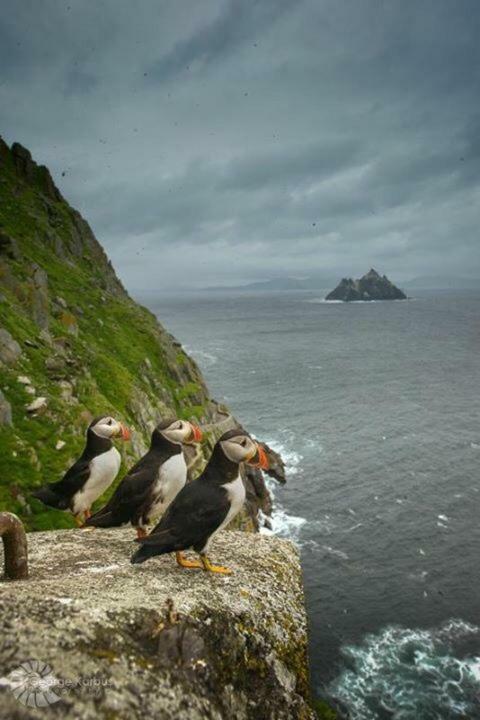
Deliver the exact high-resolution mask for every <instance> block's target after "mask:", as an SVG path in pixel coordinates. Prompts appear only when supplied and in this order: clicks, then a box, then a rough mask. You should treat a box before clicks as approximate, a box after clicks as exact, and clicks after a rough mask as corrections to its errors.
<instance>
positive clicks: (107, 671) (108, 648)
mask: <svg viewBox="0 0 480 720" xmlns="http://www.w3.org/2000/svg"><path fill="white" fill-rule="evenodd" d="M29 546H30V547H29V554H30V578H29V579H28V580H23V581H17V582H5V583H2V582H0V603H1V606H2V613H1V616H0V633H1V637H2V642H1V643H0V718H17V719H18V720H27V718H28V719H30V718H59V717H69V718H78V719H80V718H81V719H82V720H89V719H90V718H92V720H93V719H94V718H105V719H108V720H111V719H112V718H118V720H121V719H123V718H142V719H143V718H162V720H170V719H171V720H182V719H185V720H187V719H188V720H197V719H198V720H203V719H204V718H211V719H212V720H222V719H224V718H234V719H236V720H250V719H252V720H300V719H301V720H308V719H311V718H313V713H312V711H311V709H310V706H309V704H308V659H307V635H306V618H305V609H304V597H303V590H302V581H301V571H300V564H299V560H298V555H297V552H296V550H295V549H294V547H293V546H292V544H291V543H289V542H288V541H285V540H280V539H278V538H272V537H271V538H267V537H265V536H262V535H252V534H249V533H239V532H225V533H221V534H220V535H219V536H218V537H217V538H216V539H215V541H214V544H213V548H212V557H214V558H216V559H217V560H218V561H222V562H225V563H227V564H228V565H230V566H231V567H232V569H233V570H234V574H233V575H231V576H228V577H226V576H220V575H216V576H214V575H211V574H209V573H205V572H203V571H195V570H183V569H180V568H178V567H177V566H176V565H175V562H174V560H173V559H172V558H171V557H162V558H157V559H155V560H152V561H151V562H150V563H147V564H145V565H141V566H133V565H130V563H129V555H130V553H131V552H132V550H133V547H134V543H133V542H132V530H131V529H130V530H128V529H116V530H107V531H94V532H85V531H81V530H77V531H75V530H73V531H72V530H68V531H57V532H49V533H35V534H30V535H29ZM27 663H28V664H27ZM36 673H37V674H41V676H42V678H43V685H42V684H39V683H37V684H36V683H35V682H34V680H35V678H36V675H35V674H36Z"/></svg>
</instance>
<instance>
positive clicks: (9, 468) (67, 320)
mask: <svg viewBox="0 0 480 720" xmlns="http://www.w3.org/2000/svg"><path fill="white" fill-rule="evenodd" d="M0 328H4V329H5V330H7V331H8V333H9V334H10V336H11V338H12V339H13V340H15V341H17V342H18V343H19V345H20V347H21V351H22V352H21V355H20V356H19V357H18V359H16V360H15V361H14V362H10V361H9V362H1V360H0V388H1V389H2V391H3V394H4V397H5V399H6V401H7V402H8V403H9V404H10V406H11V409H12V424H11V425H8V424H4V425H1V426H0V457H2V460H3V461H4V463H5V465H6V468H5V470H4V473H3V474H2V477H1V478H0V508H2V509H7V510H12V511H13V512H16V513H17V514H19V515H20V516H21V518H22V519H23V520H24V522H25V523H26V525H27V527H28V528H29V529H37V530H39V529H47V528H53V527H66V526H67V527H69V526H71V524H72V520H71V518H69V517H68V515H66V514H65V513H60V512H55V511H50V510H48V511H47V510H45V508H44V507H43V506H42V505H41V503H39V502H37V501H35V500H30V499H29V491H30V490H31V489H32V488H34V487H37V486H39V485H40V484H43V483H44V482H52V481H55V480H57V479H59V478H60V477H61V475H62V473H63V472H64V471H65V469H66V467H68V464H69V462H70V461H71V460H73V459H74V457H75V455H76V454H77V453H78V452H79V450H80V449H81V447H82V444H83V434H84V430H85V427H86V425H87V424H88V422H89V419H90V417H91V416H92V415H95V414H97V413H105V412H108V413H112V414H114V415H115V416H117V417H120V418H121V419H122V420H124V421H125V422H127V423H128V424H129V425H132V426H133V428H134V438H133V444H132V446H130V447H123V448H121V450H122V453H123V456H124V459H125V460H128V461H131V460H132V459H133V458H134V457H135V456H138V453H139V452H141V451H142V450H143V449H144V448H145V446H146V444H147V443H148V437H149V433H150V430H151V428H152V427H153V425H154V423H155V422H156V421H157V420H158V418H159V417H160V416H161V415H162V414H165V412H167V411H172V412H175V413H178V414H179V415H181V416H182V417H186V418H188V417H194V418H196V419H203V420H204V421H206V422H208V421H212V420H213V415H214V412H215V408H214V406H213V405H211V404H210V400H209V397H208V393H207V390H206V388H205V385H204V383H203V380H202V378H201V375H200V373H199V371H198V368H197V367H196V365H195V363H194V362H193V361H192V360H191V359H190V358H189V357H188V356H187V355H186V354H185V353H184V352H183V351H182V350H181V349H180V348H179V345H178V343H177V342H176V341H175V340H174V338H172V337H171V336H170V335H169V334H168V333H167V332H165V330H164V329H163V328H162V327H161V326H160V325H159V324H158V322H157V320H156V318H155V317H154V316H153V315H152V313H150V312H149V311H148V310H147V309H145V308H143V307H141V306H139V305H138V304H137V303H135V302H134V301H133V300H132V299H131V298H130V297H129V296H128V294H127V293H126V291H125V290H124V288H123V287H122V285H121V283H120V281H119V280H118V278H117V276H116V275H115V272H114V270H113V268H112V267H111V265H110V263H109V261H108V258H107V257H106V255H105V253H104V251H103V249H102V248H101V246H100V245H99V243H98V242H97V240H96V239H95V237H94V236H93V233H92V232H91V230H90V228H89V226H88V224H87V223H86V222H85V220H83V218H81V216H80V215H79V214H78V213H77V212H76V211H75V210H73V209H72V208H71V207H70V206H69V205H68V203H67V202H66V201H65V200H64V199H63V198H62V196H61V195H60V193H59V191H58V190H57V189H56V187H55V185H54V184H53V181H52V180H51V178H50V175H49V173H48V170H46V168H40V167H38V166H37V165H36V164H35V163H34V162H33V161H32V159H31V157H30V155H29V153H28V151H26V150H25V149H24V148H21V146H18V145H17V146H12V148H11V149H10V148H8V147H7V146H6V145H5V143H3V141H2V140H1V139H0ZM19 376H26V377H27V378H28V379H29V381H30V383H29V384H22V383H20V382H19V381H18V377H19ZM33 393H34V394H33ZM34 397H45V398H47V407H46V409H45V411H44V412H42V413H38V414H33V413H27V412H26V406H27V405H28V404H29V403H30V402H31V401H32V399H33V398H34ZM59 440H60V441H62V444H63V443H65V444H64V445H62V448H61V449H56V446H57V442H58V441H59Z"/></svg>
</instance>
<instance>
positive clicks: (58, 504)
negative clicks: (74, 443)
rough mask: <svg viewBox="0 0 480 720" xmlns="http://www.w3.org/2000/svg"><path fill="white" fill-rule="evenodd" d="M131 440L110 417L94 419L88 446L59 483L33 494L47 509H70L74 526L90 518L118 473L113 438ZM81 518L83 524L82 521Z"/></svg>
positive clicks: (128, 434)
mask: <svg viewBox="0 0 480 720" xmlns="http://www.w3.org/2000/svg"><path fill="white" fill-rule="evenodd" d="M113 438H122V440H129V439H130V431H129V430H128V428H126V427H125V426H124V425H122V423H120V422H119V421H118V420H115V418H113V417H111V416H110V415H102V416H101V417H97V418H95V419H94V420H92V422H91V423H90V425H89V426H88V429H87V443H86V445H85V449H84V451H83V453H82V454H81V455H80V457H79V458H78V460H77V461H76V462H75V463H74V464H73V465H72V467H71V468H70V469H69V470H67V472H66V473H65V475H64V476H63V478H62V480H60V481H59V482H56V483H50V484H49V485H45V487H43V488H40V490H37V491H36V492H34V493H32V495H33V497H35V498H37V499H38V500H41V501H42V502H43V503H44V504H45V505H48V506H49V507H53V508H57V509H58V510H70V511H71V512H72V513H73V515H74V517H75V521H76V523H77V525H79V526H81V525H82V524H83V521H84V520H86V519H88V517H89V516H90V508H91V507H92V505H93V503H94V502H95V500H97V498H99V497H100V495H102V493H104V492H105V490H106V489H107V488H108V487H110V485H111V484H112V482H113V481H114V480H115V478H116V477H117V474H118V471H119V470H120V464H121V457H120V453H119V452H118V450H117V448H116V447H115V446H114V444H113V442H112V439H113ZM82 516H83V521H82Z"/></svg>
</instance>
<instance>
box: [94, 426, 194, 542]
mask: <svg viewBox="0 0 480 720" xmlns="http://www.w3.org/2000/svg"><path fill="white" fill-rule="evenodd" d="M201 440H202V432H201V430H200V428H199V427H198V426H197V425H194V424H193V423H191V422H188V421H187V420H179V419H177V418H166V419H164V420H163V421H162V422H160V423H159V424H158V425H157V426H156V428H155V429H154V431H153V433H152V439H151V442H150V449H149V451H148V452H147V453H146V455H144V456H143V457H142V458H141V459H140V460H139V461H138V462H137V464H136V465H134V467H133V468H132V469H131V470H130V471H129V472H128V474H127V475H126V476H125V477H124V478H123V480H122V481H121V482H120V484H119V486H118V487H117V489H116V490H115V492H114V494H113V495H112V497H111V498H110V500H109V501H108V503H107V504H106V505H105V507H103V508H102V509H101V510H99V511H98V512H96V513H95V514H94V515H92V516H91V517H90V518H89V519H88V520H87V521H86V525H87V526H90V527H98V528H100V527H104V528H105V527H118V526H119V525H124V524H125V523H128V522H130V523H131V524H132V525H133V526H134V527H135V528H136V530H137V537H139V538H141V537H145V536H146V534H147V531H146V528H147V526H148V524H149V523H150V522H151V521H152V520H154V519H155V518H157V517H158V515H160V514H161V513H163V512H165V510H166V509H167V507H168V506H169V505H170V503H171V502H172V500H173V499H174V497H175V496H176V495H177V493H178V492H180V490H181V489H182V488H183V486H184V485H185V483H186V482H187V464H186V462H185V456H184V454H183V448H182V445H183V444H184V443H185V444H193V443H197V442H200V441H201Z"/></svg>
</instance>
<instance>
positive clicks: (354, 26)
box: [0, 0, 480, 287]
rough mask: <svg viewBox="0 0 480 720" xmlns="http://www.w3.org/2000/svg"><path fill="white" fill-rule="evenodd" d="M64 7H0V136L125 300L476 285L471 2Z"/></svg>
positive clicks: (270, 0) (478, 69) (236, 1)
mask: <svg viewBox="0 0 480 720" xmlns="http://www.w3.org/2000/svg"><path fill="white" fill-rule="evenodd" d="M70 6H71V10H69V11H67V9H66V8H67V7H68V4H67V5H65V4H64V3H62V2H60V0H45V2H43V3H42V4H41V6H40V4H33V3H29V4H28V7H27V4H25V5H24V4H22V3H13V2H10V1H9V2H5V0H0V10H1V11H2V12H0V17H1V18H2V19H1V21H0V41H1V40H3V42H0V61H1V68H2V77H1V79H0V133H2V134H3V135H4V136H5V137H6V139H7V140H8V141H10V142H11V141H13V140H19V141H20V142H23V143H24V144H25V145H27V146H29V147H30V149H31V150H32V152H33V154H34V156H35V157H36V158H37V159H38V160H39V162H43V163H46V164H47V165H49V166H50V167H51V169H52V171H53V173H54V175H55V177H56V179H57V181H58V182H59V185H60V187H61V189H62V192H63V193H64V194H65V196H66V197H67V198H68V199H69V200H70V201H71V202H72V204H73V205H75V206H77V207H78V208H79V209H80V210H81V211H82V212H83V214H84V215H85V216H86V217H87V218H88V219H89V221H90V222H91V224H92V226H93V229H94V230H95V232H96V233H97V235H98V237H99V239H100V241H101V242H103V243H104V245H105V246H106V248H107V251H108V252H109V253H110V255H111V256H112V259H113V261H114V263H115V265H116V267H117V268H118V270H119V272H120V274H121V275H122V278H123V279H124V280H125V282H126V283H127V285H129V286H130V287H141V286H147V287H158V286H159V284H160V285H164V286H169V285H177V284H178V282H179V281H180V282H185V278H189V279H188V282H186V284H188V285H191V284H192V281H191V278H192V277H193V278H194V279H195V282H196V283H198V284H199V285H211V284H221V283H223V282H233V283H238V282H242V281H246V280H250V279H259V278H265V277H271V276H276V275H281V274H309V273H311V272H313V271H315V269H316V268H319V269H322V270H324V269H328V271H330V272H332V273H334V274H338V275H345V274H356V273H358V272H361V271H364V270H365V269H366V267H367V266H369V265H375V266H378V267H379V269H380V270H382V271H384V272H387V273H392V274H393V275H394V276H396V277H402V276H403V277H405V278H407V277H410V276H413V275H424V274H429V273H432V274H436V273H442V272H444V271H447V272H449V271H452V272H456V273H457V274H459V275H475V274H477V273H478V275H480V246H479V243H478V209H477V208H478V202H479V196H480V173H479V170H480V161H479V158H480V115H479V112H478V100H477V98H478V86H479V80H480V46H479V44H478V36H479V30H480V6H479V4H478V2H477V0H459V1H458V2H456V3H452V2H450V0H405V2H401V3H384V2H378V1H377V0H363V1H362V2H361V3H359V2H355V1H353V0H302V2H293V1H292V2H290V1H289V2H287V0H279V1H277V0H256V1H255V2H244V1H243V0H241V1H240V0H232V1H231V2H225V1H223V0H202V1H201V2H200V1H199V2H196V3H187V2H182V3H171V2H166V1H165V2H158V1H157V0H142V2H141V3H131V2H127V1H126V0H105V1H104V2H102V3H101V4H96V3H76V2H72V3H71V5H70ZM187 66H188V67H189V70H187V69H186V68H187ZM63 172H64V173H65V175H64V176H62V173H63Z"/></svg>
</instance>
